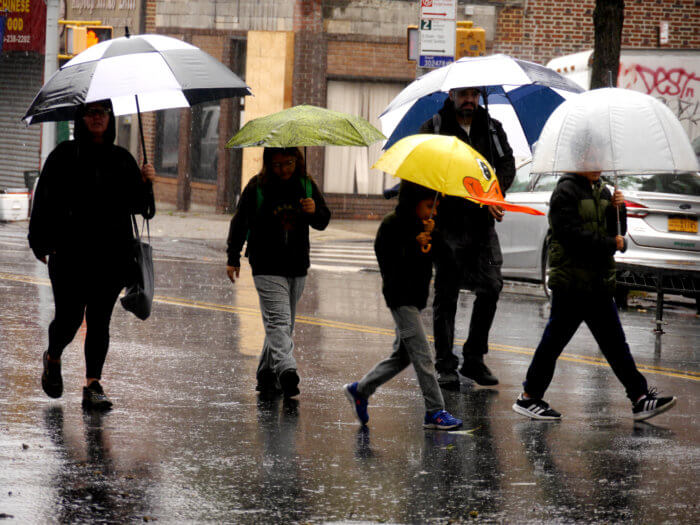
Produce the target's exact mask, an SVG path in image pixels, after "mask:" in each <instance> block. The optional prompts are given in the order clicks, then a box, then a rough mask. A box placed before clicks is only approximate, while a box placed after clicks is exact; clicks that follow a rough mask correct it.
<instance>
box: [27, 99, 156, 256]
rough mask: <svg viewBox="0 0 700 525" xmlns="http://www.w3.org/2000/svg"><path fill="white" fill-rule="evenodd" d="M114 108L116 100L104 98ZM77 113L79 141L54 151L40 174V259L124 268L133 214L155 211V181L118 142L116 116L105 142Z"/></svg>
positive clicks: (36, 212) (36, 220)
mask: <svg viewBox="0 0 700 525" xmlns="http://www.w3.org/2000/svg"><path fill="white" fill-rule="evenodd" d="M104 105H105V107H109V108H110V109H111V104H110V103H104ZM84 113H85V107H84V106H83V107H81V108H80V109H79V110H78V112H77V113H76V118H75V127H74V136H75V139H74V140H70V141H65V142H62V143H60V144H59V145H58V146H56V148H55V149H54V150H53V151H52V152H51V153H50V154H49V156H48V158H47V159H46V162H45V163H44V167H43V169H42V171H41V176H40V177H39V182H38V184H37V188H36V192H35V195H34V202H33V205H32V215H31V219H30V221H29V235H28V239H29V246H30V247H31V249H32V250H33V252H34V255H35V256H36V257H37V258H41V257H44V256H46V255H50V254H54V253H55V254H57V255H58V256H60V257H68V258H74V259H76V260H79V261H83V262H85V263H88V264H90V265H101V266H102V267H104V266H105V265H107V266H113V267H117V268H121V267H122V265H123V264H126V262H125V261H127V260H128V257H129V254H130V248H129V247H130V244H131V241H132V239H133V233H132V226H131V214H141V215H143V216H144V217H145V218H147V219H150V218H151V217H153V215H155V203H154V198H153V186H152V184H151V183H150V182H143V180H142V177H141V170H140V169H139V166H138V164H137V163H136V161H135V160H134V158H133V157H132V155H131V153H129V152H128V151H127V150H126V149H124V148H122V147H120V146H117V145H115V144H114V138H115V124H114V116H113V115H112V114H111V113H110V114H109V124H108V127H107V130H106V131H105V134H104V142H103V143H100V144H98V143H95V142H93V141H92V140H91V136H90V132H89V131H88V129H87V126H86V125H85V123H84V121H83V115H84Z"/></svg>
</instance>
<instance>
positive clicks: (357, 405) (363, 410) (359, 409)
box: [343, 381, 369, 425]
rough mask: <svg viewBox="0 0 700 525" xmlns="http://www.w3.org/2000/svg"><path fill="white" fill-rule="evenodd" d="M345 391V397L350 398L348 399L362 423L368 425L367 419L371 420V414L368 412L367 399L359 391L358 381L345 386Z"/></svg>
mask: <svg viewBox="0 0 700 525" xmlns="http://www.w3.org/2000/svg"><path fill="white" fill-rule="evenodd" d="M343 392H345V397H347V398H348V401H350V404H351V405H352V406H353V408H354V409H355V415H356V416H357V419H359V420H360V423H362V424H363V425H366V424H367V421H369V414H367V400H366V399H365V398H364V397H362V396H361V395H360V394H358V393H357V381H355V382H354V383H348V384H347V385H345V386H343Z"/></svg>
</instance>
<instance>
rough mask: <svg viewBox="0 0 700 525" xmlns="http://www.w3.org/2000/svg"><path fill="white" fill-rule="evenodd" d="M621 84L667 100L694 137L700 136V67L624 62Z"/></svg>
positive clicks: (621, 65) (667, 103)
mask: <svg viewBox="0 0 700 525" xmlns="http://www.w3.org/2000/svg"><path fill="white" fill-rule="evenodd" d="M694 62H697V60H696V61H694ZM618 85H619V86H620V87H624V88H627V89H634V90H635V91H641V92H642V93H646V94H647V95H651V96H654V97H656V98H658V99H659V100H661V101H663V102H664V103H665V104H666V105H667V106H668V107H669V109H671V111H673V113H674V114H675V115H676V117H678V120H680V122H681V124H683V127H684V128H685V129H686V131H687V132H688V135H689V136H690V138H691V139H693V138H695V137H696V136H700V67H697V68H694V67H692V66H691V67H687V64H686V66H681V65H675V64H668V65H666V66H655V65H651V64H649V65H643V64H640V63H625V62H624V61H621V63H620V76H619V77H618Z"/></svg>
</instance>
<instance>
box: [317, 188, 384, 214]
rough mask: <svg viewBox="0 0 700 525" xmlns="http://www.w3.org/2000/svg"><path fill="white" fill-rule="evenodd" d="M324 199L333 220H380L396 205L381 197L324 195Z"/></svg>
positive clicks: (339, 194) (341, 194)
mask: <svg viewBox="0 0 700 525" xmlns="http://www.w3.org/2000/svg"><path fill="white" fill-rule="evenodd" d="M325 198H326V204H327V205H328V208H329V209H330V210H331V214H332V218H333V219H381V218H382V217H384V216H385V215H386V214H387V213H389V212H390V211H391V210H393V209H394V208H395V207H396V204H397V200H396V199H385V198H384V197H383V196H382V195H346V194H343V193H326V194H325Z"/></svg>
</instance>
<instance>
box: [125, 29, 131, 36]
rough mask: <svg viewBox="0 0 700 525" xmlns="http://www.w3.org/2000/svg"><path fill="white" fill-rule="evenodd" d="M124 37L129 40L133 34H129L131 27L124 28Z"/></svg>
mask: <svg viewBox="0 0 700 525" xmlns="http://www.w3.org/2000/svg"><path fill="white" fill-rule="evenodd" d="M124 36H125V37H126V38H129V37H130V36H131V34H130V33H129V26H124Z"/></svg>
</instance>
